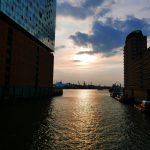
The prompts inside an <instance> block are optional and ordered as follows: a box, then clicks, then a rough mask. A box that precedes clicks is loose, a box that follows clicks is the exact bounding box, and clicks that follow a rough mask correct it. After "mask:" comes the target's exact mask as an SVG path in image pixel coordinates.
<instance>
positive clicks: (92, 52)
mask: <svg viewBox="0 0 150 150" xmlns="http://www.w3.org/2000/svg"><path fill="white" fill-rule="evenodd" d="M95 53H96V52H95V51H81V52H78V53H77V55H82V54H89V55H94V54H95Z"/></svg>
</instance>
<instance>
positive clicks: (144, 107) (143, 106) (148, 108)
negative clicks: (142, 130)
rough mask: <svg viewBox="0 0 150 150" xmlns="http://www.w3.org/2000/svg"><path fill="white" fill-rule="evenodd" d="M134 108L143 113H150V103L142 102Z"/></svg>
mask: <svg viewBox="0 0 150 150" xmlns="http://www.w3.org/2000/svg"><path fill="white" fill-rule="evenodd" d="M134 107H135V108H137V109H138V110H140V111H143V112H150V101H148V100H142V102H141V103H139V104H134Z"/></svg>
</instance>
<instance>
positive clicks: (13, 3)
mask: <svg viewBox="0 0 150 150" xmlns="http://www.w3.org/2000/svg"><path fill="white" fill-rule="evenodd" d="M55 18H56V0H42V1H41V0H35V1H31V0H26V1H24V0H7V1H4V0H0V97H32V96H48V95H51V89H52V86H53V66H54V64H53V63H54V56H53V52H54V43H55Z"/></svg>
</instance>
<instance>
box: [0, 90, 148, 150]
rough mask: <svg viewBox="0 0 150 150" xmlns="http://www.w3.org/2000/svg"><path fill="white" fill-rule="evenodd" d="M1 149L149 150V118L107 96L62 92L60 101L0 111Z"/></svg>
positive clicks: (106, 94)
mask: <svg viewBox="0 0 150 150" xmlns="http://www.w3.org/2000/svg"><path fill="white" fill-rule="evenodd" d="M0 119H1V120H0V149H1V150H5V149H6V150H7V149H8V150H12V149H14V150H149V149H150V115H149V114H144V113H141V112H140V111H138V110H136V109H134V108H133V107H131V106H127V105H123V104H121V103H119V102H118V101H116V100H114V99H113V98H111V97H110V96H109V93H108V91H103V90H102V91H98V90H64V94H63V96H60V97H55V98H53V99H49V100H46V99H42V100H36V101H35V100H32V101H28V102H20V103H17V104H11V105H7V106H6V105H5V106H1V107H0Z"/></svg>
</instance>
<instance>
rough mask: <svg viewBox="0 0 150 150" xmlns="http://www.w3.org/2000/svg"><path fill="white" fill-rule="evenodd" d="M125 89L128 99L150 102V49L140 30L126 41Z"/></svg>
mask: <svg viewBox="0 0 150 150" xmlns="http://www.w3.org/2000/svg"><path fill="white" fill-rule="evenodd" d="M124 87H125V91H124V94H125V97H126V98H127V99H132V100H135V101H137V102H140V101H142V100H150V49H149V48H148V49H147V37H146V36H144V35H143V34H142V31H140V30H137V31H133V32H131V33H130V34H129V35H128V36H127V38H126V41H125V46H124Z"/></svg>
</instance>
